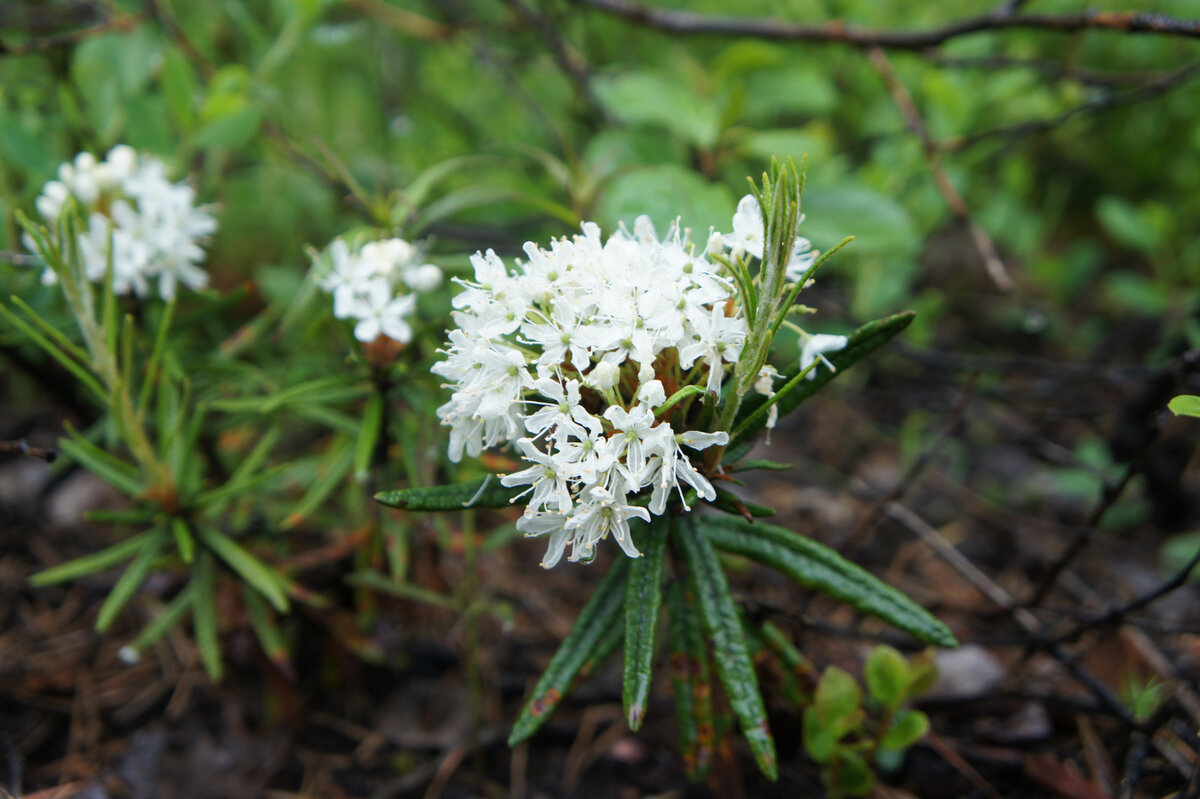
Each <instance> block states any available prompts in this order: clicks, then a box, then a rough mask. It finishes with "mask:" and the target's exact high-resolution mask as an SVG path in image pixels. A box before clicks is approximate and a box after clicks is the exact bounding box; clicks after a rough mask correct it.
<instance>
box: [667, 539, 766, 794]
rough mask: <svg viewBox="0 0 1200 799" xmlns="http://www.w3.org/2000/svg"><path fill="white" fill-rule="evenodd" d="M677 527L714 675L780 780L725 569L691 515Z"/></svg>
mask: <svg viewBox="0 0 1200 799" xmlns="http://www.w3.org/2000/svg"><path fill="white" fill-rule="evenodd" d="M675 529H676V531H677V533H678V535H676V536H675V540H676V541H678V542H679V546H680V549H682V550H683V554H684V557H685V558H686V559H687V564H688V572H689V574H688V577H689V580H690V583H691V586H692V590H693V591H694V592H695V594H696V598H697V600H698V602H699V605H700V618H701V619H703V621H704V631H705V632H706V633H707V634H708V638H709V642H710V645H711V650H712V657H713V663H714V664H715V665H716V667H717V676H719V677H720V678H721V685H723V686H724V687H725V695H726V696H728V697H729V704H730V706H731V707H732V708H733V713H734V715H735V716H737V720H738V725H739V726H740V727H741V728H742V734H743V735H745V736H746V741H747V743H749V744H750V751H751V752H753V753H754V760H755V762H757V763H758V767H759V769H761V770H762V772H763V774H765V775H767V777H768V778H770V779H772V780H775V779H778V778H779V766H778V763H777V761H776V757H775V741H774V739H773V738H772V737H771V731H770V730H769V729H768V727H767V709H766V707H764V706H763V698H762V693H761V691H759V688H758V677H757V676H756V675H755V673H754V664H753V663H752V662H751V660H750V654H749V652H748V651H747V648H746V638H745V635H744V634H743V633H742V621H741V619H740V618H739V617H738V609H737V605H736V604H735V603H734V601H733V595H732V594H731V593H730V591H729V582H728V580H726V579H725V571H724V570H723V569H722V568H721V562H720V560H718V558H717V553H716V552H714V551H713V548H712V545H711V544H710V543H709V540H708V538H706V537H705V536H704V535H702V534H701V533H700V531H699V529H698V528H697V525H696V522H695V520H694V519H693V518H692V517H691V516H687V517H685V519H684V521H683V523H682V524H680V525H678V526H677V527H676V528H675Z"/></svg>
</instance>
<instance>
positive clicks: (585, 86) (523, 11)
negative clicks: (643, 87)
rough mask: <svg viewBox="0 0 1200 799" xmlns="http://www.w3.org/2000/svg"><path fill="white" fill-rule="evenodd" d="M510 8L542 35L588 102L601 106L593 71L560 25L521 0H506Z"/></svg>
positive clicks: (560, 65)
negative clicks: (564, 37) (593, 82)
mask: <svg viewBox="0 0 1200 799" xmlns="http://www.w3.org/2000/svg"><path fill="white" fill-rule="evenodd" d="M505 3H506V4H507V5H508V7H509V8H511V9H512V10H513V13H514V14H516V15H517V16H518V17H519V18H520V19H521V21H522V22H524V23H525V24H527V25H531V26H532V27H533V28H534V29H535V30H536V31H537V32H538V35H539V36H541V38H542V41H543V42H544V43H545V45H546V47H547V48H549V50H550V53H551V54H552V55H553V56H554V62H555V63H556V64H558V68H559V69H561V70H562V72H563V74H565V75H566V76H567V77H568V78H569V79H570V80H571V82H572V83H574V84H575V88H576V90H578V91H579V93H580V94H581V95H582V96H583V97H584V98H586V99H587V101H588V103H589V104H590V105H591V106H592V107H593V108H601V107H602V106H601V105H600V102H599V100H598V99H597V97H596V94H595V92H594V91H593V90H592V82H591V73H590V71H589V68H588V65H587V62H586V61H584V59H583V57H582V56H581V55H580V54H579V52H578V51H576V50H574V49H573V48H571V47H570V46H569V45H568V44H567V42H566V40H565V39H563V37H562V35H561V34H560V33H559V27H558V26H556V25H555V24H554V23H553V22H552V21H551V20H549V19H547V18H546V16H545V15H543V14H538V13H537V12H536V11H534V10H533V9H532V8H530V7H529V6H527V5H525V4H524V3H522V2H521V0H505Z"/></svg>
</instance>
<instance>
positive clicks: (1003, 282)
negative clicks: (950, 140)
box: [867, 47, 1013, 292]
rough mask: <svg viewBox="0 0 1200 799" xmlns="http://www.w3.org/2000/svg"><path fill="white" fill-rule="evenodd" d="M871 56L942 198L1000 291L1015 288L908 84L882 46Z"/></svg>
mask: <svg viewBox="0 0 1200 799" xmlns="http://www.w3.org/2000/svg"><path fill="white" fill-rule="evenodd" d="M867 57H868V58H869V59H870V61H871V65H872V66H873V67H875V71H876V72H878V73H879V77H880V78H882V79H883V83H884V85H885V86H887V89H888V92H889V93H891V95H892V100H893V101H894V102H895V103H896V107H897V108H899V109H900V113H901V114H903V115H904V120H905V122H906V123H907V124H908V128H909V130H911V131H912V133H913V135H915V136H916V137H917V138H918V139H920V141H921V149H922V150H923V151H924V153H925V162H926V163H927V164H928V165H929V172H930V174H932V175H933V183H934V185H935V186H936V187H937V190H938V193H939V194H941V195H942V199H943V200H945V201H946V205H947V206H949V208H950V212H951V213H953V214H954V216H955V217H956V218H957V219H958V221H959V222H960V223H961V224H962V225H964V226H965V227H966V228H967V232H968V233H969V234H970V236H971V241H972V243H973V244H974V245H975V250H976V251H977V252H978V253H979V257H980V258H982V259H983V265H984V267H985V268H986V269H987V273H988V276H989V277H990V278H991V279H992V282H993V283H994V284H996V288H998V289H1000V291H1004V292H1010V291H1012V290H1013V281H1012V278H1011V277H1009V274H1008V269H1006V268H1005V266H1004V261H1003V260H1001V258H1000V253H999V252H998V251H997V250H996V243H995V242H994V241H992V237H991V236H989V235H988V233H987V231H986V230H984V229H983V228H982V227H980V226H979V225H978V224H977V223H976V222H975V220H974V219H972V218H971V212H970V211H969V210H968V209H967V203H966V200H964V199H963V196H962V195H961V194H959V192H958V189H956V188H955V187H954V184H953V183H952V182H951V181H950V176H949V175H947V174H946V168H945V166H943V164H942V159H941V157H940V156H939V155H938V144H937V142H936V141H934V138H933V136H931V135H930V133H929V128H927V127H926V126H925V121H924V120H923V119H922V118H921V114H920V112H919V111H917V106H916V104H915V103H914V102H913V99H912V95H910V94H909V93H908V89H906V88H905V87H904V84H903V83H901V82H900V79H899V78H898V77H897V76H896V71H895V70H894V69H892V64H891V62H890V61H889V60H888V57H887V55H886V54H885V53H884V52H883V49H882V48H880V47H872V48H870V49H869V50H868V51H867Z"/></svg>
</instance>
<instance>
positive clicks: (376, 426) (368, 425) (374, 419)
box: [354, 392, 384, 483]
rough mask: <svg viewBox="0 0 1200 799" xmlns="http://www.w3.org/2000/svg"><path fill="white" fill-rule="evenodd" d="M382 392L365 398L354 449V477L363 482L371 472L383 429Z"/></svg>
mask: <svg viewBox="0 0 1200 799" xmlns="http://www.w3.org/2000/svg"><path fill="white" fill-rule="evenodd" d="M383 406H384V398H383V394H381V393H379V392H375V393H374V394H372V395H371V396H370V397H369V398H368V399H367V407H366V408H364V409H363V421H362V429H361V430H359V433H358V445H357V447H355V450H354V479H355V480H357V481H358V482H360V483H362V482H365V481H366V479H367V477H368V476H369V474H370V472H371V461H372V460H373V459H374V456H375V451H376V449H378V447H379V433H380V432H381V430H382V429H383Z"/></svg>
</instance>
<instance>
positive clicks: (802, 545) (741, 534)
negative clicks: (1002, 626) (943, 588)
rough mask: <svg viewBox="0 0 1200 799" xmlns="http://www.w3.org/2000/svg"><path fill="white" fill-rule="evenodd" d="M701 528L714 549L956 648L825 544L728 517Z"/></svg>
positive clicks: (919, 612) (919, 610)
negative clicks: (733, 555) (757, 563)
mask: <svg viewBox="0 0 1200 799" xmlns="http://www.w3.org/2000/svg"><path fill="white" fill-rule="evenodd" d="M701 526H702V528H703V530H704V532H705V535H707V537H708V539H709V540H710V541H712V543H713V545H714V546H716V547H717V548H718V549H723V550H725V551H726V552H732V553H734V554H737V555H742V556H744V557H747V558H750V559H751V560H756V561H758V562H759V563H764V564H766V565H768V566H770V567H771V568H773V569H777V570H779V571H780V572H783V573H784V574H786V575H787V576H788V577H791V578H792V579H793V580H795V581H796V582H798V583H800V584H801V585H805V586H807V587H809V588H814V589H816V590H818V591H822V592H824V593H826V594H829V595H830V596H832V597H834V598H835V599H840V600H842V601H843V602H845V603H847V604H849V605H851V606H852V607H854V608H855V609H856V610H860V611H862V612H863V613H868V614H870V615H872V616H875V617H877V618H880V619H882V620H884V621H886V622H887V623H888V624H891V625H892V626H894V627H897V628H899V629H901V630H904V631H905V632H906V633H908V634H909V635H911V636H913V637H914V638H917V639H919V640H921V641H924V642H925V643H929V644H936V645H937V646H957V645H958V641H957V640H955V638H954V634H953V633H951V632H950V628H948V627H947V626H946V625H945V624H943V623H942V622H940V621H938V620H937V619H936V618H934V617H933V615H932V614H930V613H929V611H927V610H925V608H923V607H921V606H920V605H918V604H917V603H916V602H914V601H913V600H911V599H909V598H908V597H907V596H905V595H904V594H903V593H901V592H900V591H897V590H896V589H895V588H892V587H891V586H890V585H888V584H887V583H885V582H883V581H882V580H880V579H879V578H878V577H876V576H875V575H873V574H871V573H870V572H868V571H867V570H866V569H863V568H862V567H860V566H857V565H855V564H853V563H851V562H850V561H848V560H846V559H845V558H843V557H842V556H841V555H839V554H838V553H837V552H834V551H833V550H832V549H830V548H829V547H827V546H825V545H824V544H820V543H818V542H816V541H814V540H812V539H811V538H805V537H804V536H801V535H796V534H795V533H793V532H791V531H789V530H785V529H784V528H782V527H776V526H775V525H771V524H764V523H762V522H755V523H753V524H751V523H749V522H746V521H744V520H742V519H735V518H733V517H730V516H706V517H704V519H702V520H701Z"/></svg>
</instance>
